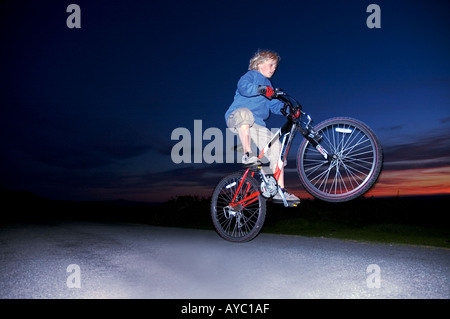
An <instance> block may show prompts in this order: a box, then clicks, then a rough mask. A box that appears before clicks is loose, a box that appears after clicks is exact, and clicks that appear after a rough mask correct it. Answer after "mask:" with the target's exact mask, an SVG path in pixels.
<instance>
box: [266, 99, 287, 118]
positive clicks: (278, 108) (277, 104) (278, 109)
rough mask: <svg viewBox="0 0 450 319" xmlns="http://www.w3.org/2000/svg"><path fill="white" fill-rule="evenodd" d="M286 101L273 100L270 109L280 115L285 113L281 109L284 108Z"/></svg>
mask: <svg viewBox="0 0 450 319" xmlns="http://www.w3.org/2000/svg"><path fill="white" fill-rule="evenodd" d="M283 106H284V103H283V102H281V101H280V100H271V101H270V104H269V107H270V111H271V112H272V113H274V114H278V115H283V114H282V113H281V109H282V108H283Z"/></svg>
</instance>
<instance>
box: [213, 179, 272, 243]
mask: <svg viewBox="0 0 450 319" xmlns="http://www.w3.org/2000/svg"><path fill="white" fill-rule="evenodd" d="M242 177H243V173H242V172H241V173H233V174H230V175H227V176H225V177H224V178H222V180H221V181H220V182H219V183H218V184H217V186H216V188H215V189H214V192H213V195H212V197H211V219H212V223H213V225H214V228H215V230H216V232H217V233H218V234H219V236H220V237H222V238H223V239H225V240H228V241H231V242H247V241H250V240H252V239H254V238H255V237H256V236H257V235H258V234H259V232H260V231H261V229H262V226H263V224H264V220H265V217H266V201H265V199H264V198H263V197H262V196H261V195H258V196H257V199H256V200H255V202H253V203H251V204H249V205H247V206H244V207H243V206H238V207H236V208H234V209H231V210H230V208H229V204H230V203H231V201H232V200H233V198H234V196H235V194H236V192H237V189H238V185H239V184H240V182H241V180H242ZM254 192H259V183H258V182H257V180H256V179H254V178H253V177H251V176H247V177H246V179H245V181H244V184H243V186H242V187H241V189H240V191H239V193H238V195H237V198H236V199H237V201H239V200H241V199H243V198H244V196H245V195H247V194H253V193H254Z"/></svg>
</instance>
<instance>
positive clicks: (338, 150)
mask: <svg viewBox="0 0 450 319" xmlns="http://www.w3.org/2000/svg"><path fill="white" fill-rule="evenodd" d="M314 130H315V131H316V132H318V133H319V134H320V135H321V136H322V140H321V141H320V145H322V146H323V147H324V148H325V149H326V150H327V151H328V153H330V154H329V155H333V154H334V155H336V156H335V158H333V159H332V160H331V161H328V160H326V159H325V158H324V157H323V156H322V155H321V154H320V152H319V151H318V150H317V149H316V148H315V147H314V146H313V145H312V144H311V143H310V142H309V141H308V140H306V139H304V140H303V142H302V144H301V145H300V147H299V150H298V154H297V173H298V175H299V177H300V181H301V183H302V184H303V186H304V187H305V189H306V190H307V191H308V192H309V193H310V194H311V195H312V196H314V197H315V198H319V199H321V200H324V201H327V202H346V201H349V200H352V199H355V198H357V197H360V196H362V195H363V194H365V193H366V192H367V191H368V190H369V189H370V188H371V187H372V186H373V184H374V183H375V182H376V180H377V179H378V177H379V175H380V172H381V167H382V165H383V150H382V148H381V144H380V142H379V140H378V138H377V136H376V135H375V133H374V132H373V131H372V129H370V128H369V127H368V126H367V125H366V124H364V123H362V122H361V121H359V120H356V119H352V118H348V117H336V118H331V119H329V120H325V121H323V122H321V123H319V124H318V125H317V126H316V127H315V128H314Z"/></svg>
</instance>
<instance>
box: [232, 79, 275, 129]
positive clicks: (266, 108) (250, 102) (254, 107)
mask: <svg viewBox="0 0 450 319" xmlns="http://www.w3.org/2000/svg"><path fill="white" fill-rule="evenodd" d="M260 85H263V86H270V87H273V86H272V83H271V82H270V80H269V79H268V78H266V77H265V76H264V75H262V74H261V73H260V72H259V71H256V70H251V71H248V72H247V73H245V74H244V75H243V76H242V77H241V79H240V80H239V82H238V85H237V90H236V94H235V96H234V101H233V103H232V104H231V105H230V107H229V108H228V111H227V112H226V113H225V121H227V119H228V117H229V116H230V114H231V113H232V112H233V111H234V110H236V109H238V108H241V107H246V108H248V109H249V110H250V111H252V113H253V116H254V117H255V123H256V124H259V125H262V126H266V123H265V122H264V121H265V120H267V119H268V118H269V115H270V112H272V113H274V114H279V115H282V114H281V112H280V110H281V108H282V107H283V105H284V104H283V102H281V101H279V100H268V99H267V98H266V97H264V96H262V95H260V94H258V92H257V91H256V89H257V88H258V86H260Z"/></svg>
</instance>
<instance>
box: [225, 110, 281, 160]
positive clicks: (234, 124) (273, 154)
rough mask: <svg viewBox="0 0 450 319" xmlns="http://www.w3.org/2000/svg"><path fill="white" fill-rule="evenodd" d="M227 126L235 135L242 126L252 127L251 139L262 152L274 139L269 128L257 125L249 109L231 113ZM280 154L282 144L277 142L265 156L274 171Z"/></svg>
mask: <svg viewBox="0 0 450 319" xmlns="http://www.w3.org/2000/svg"><path fill="white" fill-rule="evenodd" d="M227 125H228V127H229V128H230V130H231V131H232V132H233V133H235V134H237V133H238V129H239V127H241V126H242V125H250V138H251V139H252V141H253V143H255V144H256V146H257V147H258V148H259V150H260V151H261V150H262V149H263V148H264V147H265V146H266V145H267V143H269V141H270V140H271V139H272V137H273V134H272V132H271V131H270V130H269V129H268V128H267V127H264V126H261V125H259V124H256V123H255V118H254V117H253V113H252V112H251V111H250V110H249V109H247V108H239V109H237V110H235V111H233V113H231V114H230V116H229V117H228V120H227ZM280 152H281V143H280V142H279V141H275V142H274V143H273V144H272V146H271V147H270V149H269V150H268V152H267V153H266V154H264V156H265V157H267V159H268V160H269V162H270V168H271V169H273V167H274V166H275V165H276V164H277V162H278V159H279V156H280Z"/></svg>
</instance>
